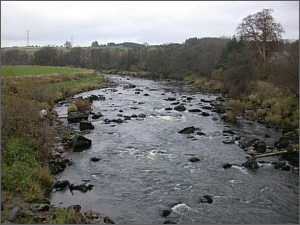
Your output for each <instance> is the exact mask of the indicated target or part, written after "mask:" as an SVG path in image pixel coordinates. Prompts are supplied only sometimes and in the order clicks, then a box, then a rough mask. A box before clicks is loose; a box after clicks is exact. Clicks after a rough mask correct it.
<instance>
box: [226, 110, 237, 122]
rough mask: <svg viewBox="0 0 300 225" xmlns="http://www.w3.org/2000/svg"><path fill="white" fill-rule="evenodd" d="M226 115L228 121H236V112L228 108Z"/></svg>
mask: <svg viewBox="0 0 300 225" xmlns="http://www.w3.org/2000/svg"><path fill="white" fill-rule="evenodd" d="M226 116H227V118H228V121H231V122H236V115H235V113H234V112H232V111H230V110H228V111H227V112H226Z"/></svg>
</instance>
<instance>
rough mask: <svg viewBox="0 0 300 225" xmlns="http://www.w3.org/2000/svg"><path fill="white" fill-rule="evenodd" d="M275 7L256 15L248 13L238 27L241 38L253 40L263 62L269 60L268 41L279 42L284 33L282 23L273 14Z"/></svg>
mask: <svg viewBox="0 0 300 225" xmlns="http://www.w3.org/2000/svg"><path fill="white" fill-rule="evenodd" d="M273 12H274V10H273V9H263V10H262V11H260V12H257V13H256V14H254V15H248V16H247V17H246V18H244V19H243V20H242V23H240V24H239V25H238V27H237V34H238V37H239V38H240V39H241V40H245V41H251V42H253V43H254V44H255V47H256V48H257V51H258V53H259V56H260V57H261V59H260V61H261V63H262V64H265V62H266V60H267V55H266V52H270V51H269V49H268V48H269V47H268V46H269V45H268V44H267V43H268V42H274V43H276V42H278V40H279V39H280V38H281V37H282V34H283V33H284V29H283V27H282V26H281V24H280V23H276V22H275V20H274V18H273V17H272V16H271V13H273Z"/></svg>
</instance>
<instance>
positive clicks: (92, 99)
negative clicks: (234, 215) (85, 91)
mask: <svg viewBox="0 0 300 225" xmlns="http://www.w3.org/2000/svg"><path fill="white" fill-rule="evenodd" d="M88 99H89V100H90V102H93V101H98V100H99V98H98V96H97V95H91V96H89V97H88Z"/></svg>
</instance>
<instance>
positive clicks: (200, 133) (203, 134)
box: [197, 132, 205, 136]
mask: <svg viewBox="0 0 300 225" xmlns="http://www.w3.org/2000/svg"><path fill="white" fill-rule="evenodd" d="M197 135H199V136H205V133H203V132H197Z"/></svg>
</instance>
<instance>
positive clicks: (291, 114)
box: [186, 77, 299, 134]
mask: <svg viewBox="0 0 300 225" xmlns="http://www.w3.org/2000/svg"><path fill="white" fill-rule="evenodd" d="M186 80H187V81H189V82H191V83H192V84H193V85H194V86H195V87H196V88H197V89H198V90H200V91H203V92H213V93H220V96H222V97H228V96H229V97H231V100H230V101H229V102H228V107H229V111H227V113H226V116H227V119H228V120H229V121H231V122H235V121H236V118H237V117H238V116H243V117H244V118H245V119H248V120H252V121H259V122H260V123H264V124H266V125H267V126H268V127H274V128H280V129H284V130H296V131H297V133H298V134H299V98H298V97H297V96H295V95H294V94H292V93H291V92H289V91H288V90H286V89H282V88H279V87H277V86H275V85H274V84H272V83H271V82H268V81H261V80H256V81H252V82H249V83H248V86H247V89H248V90H249V91H248V93H247V94H241V95H234V94H231V93H227V94H224V93H223V94H221V93H222V89H223V88H224V87H223V86H224V83H223V82H221V81H219V80H218V79H213V78H212V79H205V78H196V79H195V78H192V77H188V78H187V79H186Z"/></svg>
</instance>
